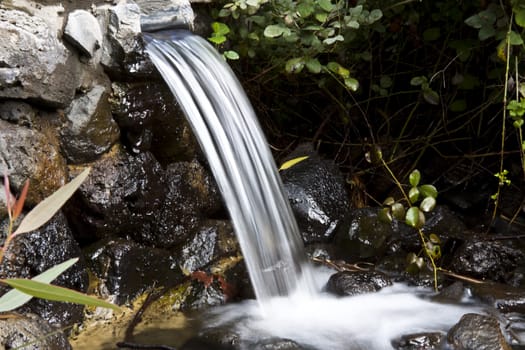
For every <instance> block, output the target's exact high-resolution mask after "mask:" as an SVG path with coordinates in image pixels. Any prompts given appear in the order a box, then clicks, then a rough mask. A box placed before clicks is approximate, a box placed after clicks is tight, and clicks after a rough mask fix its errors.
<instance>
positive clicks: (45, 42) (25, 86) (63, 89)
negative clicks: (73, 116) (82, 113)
mask: <svg viewBox="0 0 525 350" xmlns="http://www.w3.org/2000/svg"><path fill="white" fill-rule="evenodd" d="M75 61H76V60H75V58H74V57H73V56H72V55H71V54H70V52H69V51H68V50H67V49H66V48H65V47H64V45H62V43H61V42H60V40H59V39H58V37H57V33H56V31H54V30H52V28H50V27H49V25H48V23H47V22H46V21H44V20H43V19H42V18H39V17H36V16H31V15H29V14H27V13H25V12H22V11H18V10H7V9H4V8H0V66H1V67H2V68H0V97H3V98H16V99H32V100H36V101H38V102H40V103H42V104H45V105H48V106H52V107H64V106H66V105H67V104H68V103H69V102H70V101H71V100H72V99H73V96H74V93H75V89H76V87H77V85H78V65H77V64H75Z"/></svg>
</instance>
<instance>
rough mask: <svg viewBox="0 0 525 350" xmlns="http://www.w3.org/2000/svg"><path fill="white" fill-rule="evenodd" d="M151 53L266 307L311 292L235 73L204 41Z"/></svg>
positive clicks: (180, 38)
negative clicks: (196, 144)
mask: <svg viewBox="0 0 525 350" xmlns="http://www.w3.org/2000/svg"><path fill="white" fill-rule="evenodd" d="M146 41H147V43H148V44H147V50H148V52H149V54H150V57H151V59H152V61H153V63H154V64H155V66H156V67H157V69H158V70H159V72H160V73H161V75H162V76H163V78H164V80H165V81H166V83H167V84H168V85H169V87H170V89H171V91H172V92H173V94H174V95H175V96H176V98H177V101H178V102H179V104H180V106H181V107H182V109H183V111H184V112H185V114H186V117H187V118H188V121H189V123H190V125H191V126H192V128H193V131H194V134H195V136H196V138H197V139H198V141H199V143H200V145H201V148H202V150H203V152H204V153H205V155H206V157H207V159H208V162H209V164H210V168H211V170H212V172H213V174H214V176H215V180H216V181H217V184H218V186H219V189H220V191H221V193H222V196H223V198H224V201H225V203H226V206H227V208H228V211H229V213H230V216H231V220H232V222H233V226H234V230H235V233H236V235H237V238H238V240H239V243H240V246H241V250H242V253H243V257H244V260H245V262H246V265H247V268H248V272H249V274H250V279H251V282H252V285H253V288H254V291H255V294H256V297H257V300H258V301H259V302H260V304H261V306H262V307H263V309H264V306H265V305H266V301H267V300H269V299H270V298H272V297H275V296H287V295H290V294H292V293H293V292H295V291H296V290H301V291H302V292H305V293H313V283H312V282H311V280H312V278H311V275H310V271H309V267H308V265H307V264H306V262H305V254H304V252H303V250H304V248H303V243H302V241H301V236H300V233H299V229H298V227H297V223H296V221H295V218H294V217H293V213H292V210H291V208H290V205H289V203H288V200H287V198H286V196H285V194H284V192H283V188H282V183H281V180H280V177H279V174H278V172H277V167H276V166H275V163H274V160H273V157H272V154H271V152H270V149H269V147H268V144H267V142H266V139H265V137H264V134H263V132H262V130H261V128H260V126H259V123H258V120H257V118H256V116H255V113H254V111H253V108H252V106H251V104H250V102H249V101H248V98H247V97H246V95H245V93H244V90H243V88H242V87H241V85H240V83H239V81H238V80H237V79H236V77H235V75H234V74H233V72H232V71H231V69H230V67H229V66H228V65H227V64H226V62H225V61H224V59H223V58H222V57H221V56H220V55H219V54H218V53H217V51H216V50H215V49H214V48H213V46H211V45H210V44H209V43H208V42H207V41H206V40H204V39H203V38H201V37H199V36H196V35H194V34H192V33H190V32H188V31H184V30H175V31H169V32H164V33H162V32H161V33H160V34H155V35H149V34H148V35H146Z"/></svg>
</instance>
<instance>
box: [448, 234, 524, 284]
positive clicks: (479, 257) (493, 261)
mask: <svg viewBox="0 0 525 350" xmlns="http://www.w3.org/2000/svg"><path fill="white" fill-rule="evenodd" d="M523 259H524V254H523V252H522V251H520V250H519V249H516V248H514V247H513V246H511V245H510V244H505V243H504V242H501V241H489V240H469V241H467V242H465V243H464V244H463V245H462V246H461V247H459V249H458V250H457V252H456V253H455V254H454V256H453V257H452V261H451V263H450V269H451V270H452V271H454V272H456V273H459V274H464V275H467V276H471V277H474V278H480V279H490V280H493V281H499V282H505V280H506V278H507V276H508V275H509V272H510V271H512V270H514V269H515V268H516V267H517V266H518V265H519V264H520V262H522V261H523Z"/></svg>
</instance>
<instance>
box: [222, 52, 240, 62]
mask: <svg viewBox="0 0 525 350" xmlns="http://www.w3.org/2000/svg"><path fill="white" fill-rule="evenodd" d="M223 55H224V57H226V58H227V59H229V60H238V59H239V54H238V53H237V52H235V51H233V50H228V51H224V53H223Z"/></svg>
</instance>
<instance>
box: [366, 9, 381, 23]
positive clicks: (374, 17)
mask: <svg viewBox="0 0 525 350" xmlns="http://www.w3.org/2000/svg"><path fill="white" fill-rule="evenodd" d="M381 17H383V12H381V10H380V9H374V10H372V11H371V12H370V15H368V21H369V23H370V24H372V23H374V22H376V21H379V20H380V19H381Z"/></svg>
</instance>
